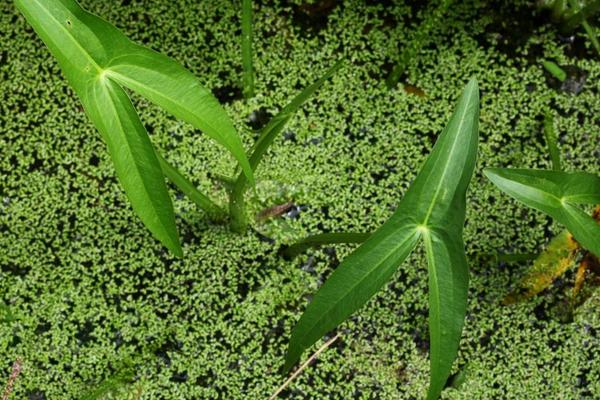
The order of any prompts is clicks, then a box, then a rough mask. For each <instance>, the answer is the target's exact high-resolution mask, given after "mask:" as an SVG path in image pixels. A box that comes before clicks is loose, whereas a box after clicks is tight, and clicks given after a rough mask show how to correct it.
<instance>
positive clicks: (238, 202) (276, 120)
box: [229, 61, 344, 233]
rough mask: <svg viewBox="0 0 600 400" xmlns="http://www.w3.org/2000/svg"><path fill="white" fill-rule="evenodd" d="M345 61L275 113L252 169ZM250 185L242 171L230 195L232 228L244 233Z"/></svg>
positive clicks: (258, 143)
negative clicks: (297, 113) (246, 199)
mask: <svg viewBox="0 0 600 400" xmlns="http://www.w3.org/2000/svg"><path fill="white" fill-rule="evenodd" d="M343 65H344V63H343V61H338V62H337V63H336V64H335V65H334V66H333V67H331V68H329V69H328V70H327V71H325V74H324V75H323V76H321V78H319V79H318V80H317V81H316V82H315V83H313V84H312V85H310V86H307V87H306V88H304V90H302V92H300V93H299V94H298V95H297V96H296V97H294V99H293V100H292V101H291V102H289V103H288V104H287V105H286V106H285V107H283V108H282V109H281V111H279V113H278V114H277V115H275V116H274V117H273V118H271V120H270V121H269V123H268V124H267V126H265V127H264V128H263V129H262V131H261V133H260V137H259V138H258V140H257V141H256V143H255V144H254V149H253V151H252V155H251V156H250V158H249V162H250V168H252V171H253V172H254V171H256V169H257V168H258V165H259V164H260V162H261V161H262V159H263V157H264V155H265V153H266V152H267V150H268V149H269V147H270V146H271V144H273V141H274V140H275V138H276V137H277V136H278V135H279V134H280V133H281V132H282V131H283V128H284V127H285V125H286V124H287V122H288V121H289V120H290V118H292V116H293V115H294V113H295V112H296V111H297V110H298V109H299V108H300V107H301V106H302V105H303V104H304V103H305V102H306V101H307V100H308V99H309V97H310V96H311V95H312V94H313V93H314V92H316V91H317V89H319V88H320V87H321V85H323V83H324V82H325V81H326V80H327V79H329V78H330V77H332V76H333V74H335V73H336V72H337V71H338V70H339V69H340V68H342V66H343ZM247 186H248V179H247V178H246V176H245V175H244V174H242V173H240V174H239V175H238V178H237V180H236V182H235V184H234V187H233V190H232V191H231V194H230V197H229V216H230V217H231V229H232V230H233V231H234V232H238V233H242V232H244V231H245V230H246V228H247V226H248V218H247V216H246V203H245V201H244V195H245V193H246V188H247Z"/></svg>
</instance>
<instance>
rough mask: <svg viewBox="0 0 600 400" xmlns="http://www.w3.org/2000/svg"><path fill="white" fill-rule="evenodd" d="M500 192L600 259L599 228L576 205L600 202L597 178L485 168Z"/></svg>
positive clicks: (533, 170) (573, 173)
mask: <svg viewBox="0 0 600 400" xmlns="http://www.w3.org/2000/svg"><path fill="white" fill-rule="evenodd" d="M484 173H485V175H486V176H487V177H488V178H489V179H490V180H491V181H492V182H493V183H494V184H495V185H496V186H498V187H499V188H500V189H501V190H502V191H503V192H505V193H507V194H508V195H510V196H512V197H514V198H515V199H517V200H519V201H520V202H522V203H524V204H526V205H527V206H529V207H531V208H535V209H536V210H539V211H542V212H544V213H546V214H548V215H549V216H551V217H552V218H553V219H555V220H557V221H558V222H560V223H561V224H563V225H564V226H566V227H567V229H568V230H569V232H571V234H572V235H573V237H574V238H575V240H577V241H578V242H579V243H580V244H581V246H582V247H583V248H585V249H587V250H589V251H591V252H592V253H594V254H595V255H596V256H600V225H599V224H598V223H596V221H595V220H594V218H592V217H591V216H590V215H588V214H587V213H586V212H584V211H583V210H581V209H580V208H579V207H577V205H579V204H598V203H600V178H599V177H597V176H595V175H592V174H589V173H585V172H570V173H569V172H561V171H546V170H537V169H509V168H488V169H486V170H484Z"/></svg>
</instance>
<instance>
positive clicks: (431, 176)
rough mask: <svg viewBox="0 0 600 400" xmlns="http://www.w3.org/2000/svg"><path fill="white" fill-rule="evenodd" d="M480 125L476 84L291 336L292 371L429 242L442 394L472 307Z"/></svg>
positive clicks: (435, 368)
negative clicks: (473, 196) (471, 234)
mask: <svg viewBox="0 0 600 400" xmlns="http://www.w3.org/2000/svg"><path fill="white" fill-rule="evenodd" d="M478 119H479V89H478V86H477V81H476V80H474V79H473V80H471V81H470V82H469V84H468V85H467V86H466V88H465V89H464V92H463V95H462V96H461V98H460V100H459V102H458V105H457V107H456V109H455V111H454V113H453V115H452V117H451V118H450V121H449V123H448V125H447V126H446V128H445V129H444V131H443V132H442V134H441V135H440V137H439V139H438V141H437V142H436V144H435V146H434V148H433V150H432V152H431V154H430V156H429V157H428V159H427V160H426V162H425V164H424V165H423V167H422V168H421V171H420V172H419V174H418V175H417V177H416V179H415V180H414V182H413V184H412V185H411V187H410V188H409V189H408V192H407V193H406V195H405V196H404V198H403V199H402V201H401V202H400V204H399V206H398V209H397V210H396V212H395V213H394V214H393V215H392V216H391V218H390V219H389V220H388V221H387V222H386V223H385V224H384V225H383V226H381V227H380V228H379V229H377V230H376V231H375V232H374V233H373V234H372V235H371V236H370V237H369V238H368V239H367V240H366V241H365V242H364V243H363V244H362V245H361V246H360V247H358V249H356V250H355V251H354V252H353V253H352V254H350V255H349V256H348V257H347V258H346V259H345V260H344V261H343V262H342V263H341V264H340V266H339V267H338V268H337V269H336V270H335V271H334V272H333V274H332V275H331V277H330V278H329V279H328V280H327V281H326V282H325V283H324V284H323V286H322V287H321V288H320V289H319V291H318V292H317V294H316V295H315V297H314V299H313V300H312V302H311V303H310V304H309V305H308V307H307V309H306V311H305V312H304V314H303V315H302V317H301V318H300V321H299V322H298V324H297V325H296V326H295V328H294V330H293V332H292V338H291V340H290V345H289V349H288V353H287V356H286V362H285V366H284V369H285V370H286V371H288V370H289V369H290V368H291V367H292V366H293V365H294V364H295V363H296V362H297V360H298V359H299V358H300V356H301V354H302V352H303V351H304V350H305V349H306V348H308V347H309V346H311V345H312V344H314V343H315V342H316V341H317V340H318V339H319V338H320V337H322V336H323V335H324V334H325V333H327V332H328V331H329V330H331V329H333V328H334V327H335V326H337V325H338V324H339V323H340V322H342V321H343V320H344V319H346V318H347V317H348V316H350V315H351V314H352V313H353V312H354V311H356V310H357V309H359V308H360V307H362V306H363V305H364V304H365V303H366V302H367V301H368V300H369V299H370V298H371V297H372V296H373V295H374V294H375V293H376V292H377V291H378V290H379V289H380V288H381V287H382V286H383V285H384V284H385V283H386V282H387V281H388V280H389V279H390V278H391V276H392V275H393V273H394V272H395V271H396V269H397V268H398V266H399V265H400V264H401V263H402V262H403V261H404V260H405V259H406V257H407V256H408V255H409V254H410V252H411V251H412V250H413V248H414V247H415V246H416V244H417V242H418V240H419V238H421V237H423V239H424V242H425V249H426V251H427V260H428V265H429V292H430V298H429V302H430V313H429V326H430V338H431V383H430V388H429V392H428V399H436V398H437V397H438V396H439V394H440V393H441V390H442V389H443V387H444V385H445V383H446V380H447V378H448V376H449V375H450V370H451V367H452V362H453V361H454V359H455V357H456V354H457V351H458V344H459V341H460V334H461V330H462V326H463V321H464V317H465V313H466V306H467V301H466V299H467V283H468V268H467V262H466V257H465V254H464V246H463V242H462V228H463V225H464V219H465V208H466V207H465V193H466V190H467V187H468V184H469V181H470V179H471V176H472V174H473V170H474V168H475V160H476V156H477V141H478Z"/></svg>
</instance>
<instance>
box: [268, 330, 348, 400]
mask: <svg viewBox="0 0 600 400" xmlns="http://www.w3.org/2000/svg"><path fill="white" fill-rule="evenodd" d="M339 337H340V334H339V333H337V334H336V335H335V336H334V337H332V338H331V339H329V340H328V341H327V342H325V343H324V344H323V346H321V347H319V349H318V350H317V351H315V352H314V353H313V355H312V356H310V357H309V358H308V360H306V361H305V362H304V363H303V364H302V365H301V366H300V367H299V368H298V369H297V370H296V371H294V373H293V374H292V375H291V376H290V377H289V378H288V379H287V380H286V381H285V382H283V385H281V386H279V387H278V388H277V390H276V391H275V393H273V394H272V395H271V397H269V400H275V399H276V398H277V396H279V394H280V393H281V392H283V391H284V389H285V388H286V387H288V386H289V384H290V383H292V381H293V380H294V379H296V378H297V377H298V375H300V373H301V372H302V371H304V369H305V368H306V367H308V366H309V365H310V363H311V362H313V361H314V360H315V358H317V357H318V356H319V354H321V353H322V352H324V351H325V350H326V349H327V348H328V347H329V346H331V345H332V344H333V342H335V341H336V340H338V338H339Z"/></svg>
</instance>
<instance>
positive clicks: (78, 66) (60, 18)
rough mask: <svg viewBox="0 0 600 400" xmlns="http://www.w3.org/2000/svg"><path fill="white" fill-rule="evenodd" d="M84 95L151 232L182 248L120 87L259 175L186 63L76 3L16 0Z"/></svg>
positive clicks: (143, 135) (147, 147)
mask: <svg viewBox="0 0 600 400" xmlns="http://www.w3.org/2000/svg"><path fill="white" fill-rule="evenodd" d="M15 4H16V6H17V8H18V9H19V10H20V11H21V12H22V13H23V15H24V16H25V18H26V19H27V21H28V22H29V24H30V25H31V26H32V27H33V28H34V30H35V31H36V32H37V34H38V35H39V36H40V37H41V39H42V40H43V41H44V43H45V44H46V45H47V46H48V48H49V49H50V52H51V53H52V54H53V55H54V56H55V57H56V58H57V60H58V62H59V65H60V66H61V69H62V70H63V73H64V74H65V76H66V78H67V80H68V81H69V83H70V84H71V86H72V87H73V88H74V89H75V92H76V93H77V94H78V96H79V97H80V99H81V101H82V103H83V105H84V108H85V110H86V112H87V114H88V116H89V117H90V119H91V120H92V122H93V123H94V125H95V126H96V128H97V129H98V130H99V131H100V133H101V134H102V137H103V139H104V140H105V142H106V143H107V145H108V149H109V153H110V155H111V158H112V160H113V163H114V165H115V170H116V173H117V176H118V177H119V181H120V182H121V184H122V185H123V188H124V190H125V193H126V194H127V197H128V198H129V200H130V201H131V204H132V206H133V209H134V210H135V212H136V213H137V214H138V215H139V217H140V218H141V220H142V221H143V222H144V224H145V225H146V226H147V227H148V229H149V230H150V231H151V232H152V233H153V234H154V235H155V236H156V237H157V238H158V239H159V240H160V241H161V242H163V244H164V245H165V246H167V247H168V248H169V249H171V250H172V251H173V252H174V253H175V254H178V255H181V254H182V251H181V247H180V244H179V238H178V235H177V231H176V227H175V216H174V212H173V207H172V204H171V200H170V198H169V195H168V192H167V188H166V185H165V182H164V176H163V172H162V170H161V167H160V164H159V160H158V159H157V157H156V154H155V152H154V148H153V147H152V144H151V142H150V140H149V138H148V134H147V132H146V130H145V129H144V127H143V125H142V124H141V122H140V121H139V117H138V116H137V114H136V112H135V109H134V107H133V105H132V104H131V102H130V100H129V98H128V97H127V94H126V93H125V91H124V90H123V89H122V88H121V87H120V86H119V84H122V85H125V86H127V87H130V88H131V89H133V90H134V91H137V92H139V93H140V94H142V95H143V96H146V97H148V99H150V100H151V101H153V102H155V103H156V104H158V105H160V106H162V107H163V108H165V109H166V110H167V111H169V112H171V113H173V114H174V115H175V116H177V117H179V118H181V119H183V120H186V121H188V122H190V123H191V124H193V125H194V126H195V127H197V128H199V129H201V130H203V131H204V132H205V133H207V134H208V135H209V136H211V137H212V138H214V139H215V140H217V141H218V142H219V143H221V144H223V145H224V146H225V147H226V148H227V149H228V150H229V151H231V153H232V154H233V155H234V156H235V157H236V158H237V160H238V161H239V163H240V165H241V166H242V169H243V170H244V172H245V173H246V175H247V176H248V177H249V179H250V180H251V181H252V180H253V175H252V170H251V168H250V164H249V162H248V160H247V158H246V155H245V152H244V149H243V146H242V144H241V141H240V139H239V137H238V136H237V134H236V132H235V130H234V128H233V126H232V124H231V122H230V120H229V118H228V116H227V114H226V113H225V111H224V110H223V109H222V108H221V107H220V105H219V104H218V102H217V100H216V99H215V98H214V97H213V96H212V95H211V94H210V93H209V92H208V91H207V90H206V89H204V88H203V87H202V86H201V85H200V83H199V81H198V80H197V79H196V78H195V77H194V76H193V75H192V74H191V73H190V72H188V71H187V70H185V69H184V68H183V67H182V66H180V65H179V64H178V63H176V62H175V61H173V60H171V59H170V58H168V57H165V56H163V55H160V54H158V53H156V52H154V51H152V50H148V49H145V48H143V47H141V46H139V45H137V44H135V43H133V42H132V41H130V40H129V39H128V38H127V37H126V36H125V35H123V34H122V33H121V32H120V31H119V30H118V29H117V28H115V27H114V26H112V25H111V24H109V23H108V22H106V21H104V20H103V19H101V18H99V17H97V16H95V15H92V14H90V13H88V12H86V11H85V10H83V9H82V8H81V7H80V6H79V5H78V4H77V2H76V1H73V0H43V1H42V0H27V1H26V0H15Z"/></svg>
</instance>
